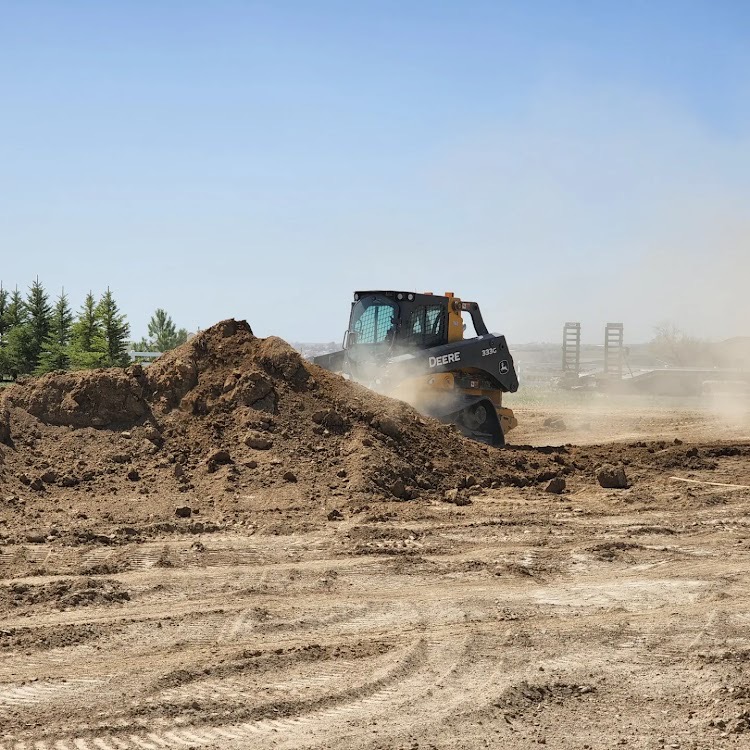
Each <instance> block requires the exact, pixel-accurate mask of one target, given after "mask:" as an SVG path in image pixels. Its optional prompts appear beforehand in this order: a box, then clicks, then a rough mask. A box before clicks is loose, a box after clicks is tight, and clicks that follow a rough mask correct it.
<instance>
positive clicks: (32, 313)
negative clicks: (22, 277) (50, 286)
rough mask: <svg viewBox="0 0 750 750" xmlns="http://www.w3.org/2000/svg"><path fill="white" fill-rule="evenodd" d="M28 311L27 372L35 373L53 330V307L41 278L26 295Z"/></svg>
mask: <svg viewBox="0 0 750 750" xmlns="http://www.w3.org/2000/svg"><path fill="white" fill-rule="evenodd" d="M25 306H26V311H27V313H28V316H29V321H28V323H27V325H28V326H29V327H30V330H31V335H30V338H29V344H30V346H29V351H28V362H27V363H26V367H27V368H28V369H27V370H26V371H27V372H30V373H31V372H34V371H35V370H36V369H37V367H38V366H39V358H40V357H41V355H42V351H43V349H44V344H45V342H46V341H47V338H48V336H49V334H50V330H51V329H52V306H51V305H50V303H49V297H48V296H47V292H45V291H44V287H43V286H42V285H41V284H40V283H39V278H36V279H34V283H33V284H32V285H31V287H30V288H29V293H28V294H27V295H26V304H25Z"/></svg>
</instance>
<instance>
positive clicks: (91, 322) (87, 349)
mask: <svg viewBox="0 0 750 750" xmlns="http://www.w3.org/2000/svg"><path fill="white" fill-rule="evenodd" d="M68 355H69V357H70V364H71V367H72V368H73V369H75V370H85V369H89V368H92V367H104V363H105V359H106V347H105V342H104V336H103V335H102V326H101V321H100V320H99V316H98V315H97V305H96V299H95V298H94V295H93V294H92V293H91V292H89V293H88V294H87V295H86V300H85V301H84V303H83V306H82V307H81V309H80V310H79V312H78V317H77V319H76V322H75V323H74V324H73V327H72V329H71V335H70V346H69V347H68Z"/></svg>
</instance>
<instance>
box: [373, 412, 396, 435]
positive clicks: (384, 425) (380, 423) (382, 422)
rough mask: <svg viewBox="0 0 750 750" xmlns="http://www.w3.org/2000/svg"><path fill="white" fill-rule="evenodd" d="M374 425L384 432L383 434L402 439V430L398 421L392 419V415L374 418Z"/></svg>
mask: <svg viewBox="0 0 750 750" xmlns="http://www.w3.org/2000/svg"><path fill="white" fill-rule="evenodd" d="M373 426H374V427H375V428H376V429H377V430H379V431H380V432H382V433H383V435H387V436H388V437H389V438H393V439H394V440H400V439H401V435H402V430H401V427H400V426H399V424H398V423H397V422H396V420H395V419H391V417H388V416H382V417H377V418H376V419H375V420H373Z"/></svg>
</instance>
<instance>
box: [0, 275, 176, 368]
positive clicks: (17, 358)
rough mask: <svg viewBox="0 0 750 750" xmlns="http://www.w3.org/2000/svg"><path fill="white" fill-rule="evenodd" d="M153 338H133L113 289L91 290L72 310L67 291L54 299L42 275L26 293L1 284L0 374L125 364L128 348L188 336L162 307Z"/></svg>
mask: <svg viewBox="0 0 750 750" xmlns="http://www.w3.org/2000/svg"><path fill="white" fill-rule="evenodd" d="M148 332H149V338H148V339H142V340H141V341H139V342H137V343H133V344H131V343H130V325H129V324H128V321H127V317H126V316H125V315H124V314H123V313H121V312H120V309H119V307H118V305H117V302H116V301H115V298H114V295H113V294H112V291H111V290H110V289H107V291H106V292H105V293H104V294H102V295H101V296H100V297H99V298H98V299H97V298H96V297H95V296H94V294H93V292H89V293H88V294H87V295H86V298H85V299H84V301H83V304H82V305H81V307H80V308H79V309H78V311H77V312H75V313H74V312H73V310H72V308H71V306H70V302H69V300H68V296H67V294H66V293H65V290H62V291H61V292H60V294H59V296H58V297H57V298H56V299H50V297H49V295H48V294H47V292H46V291H45V289H44V287H43V286H42V284H41V283H40V281H39V279H35V281H34V282H33V283H32V284H31V286H30V287H29V290H28V292H27V293H26V294H25V295H24V294H22V293H21V292H20V291H19V290H18V287H16V288H15V289H13V290H12V291H11V290H8V289H6V288H5V287H3V285H2V283H0V379H3V378H9V377H10V378H12V379H14V380H15V379H16V378H17V377H18V376H19V375H42V374H44V373H45V372H52V371H55V370H83V369H91V368H96V367H125V366H126V365H128V364H129V363H130V356H129V353H128V350H129V349H130V347H131V346H132V347H133V348H134V349H137V350H139V351H167V350H168V349H173V348H174V347H176V346H178V345H179V344H182V343H184V342H185V341H186V340H187V337H188V333H187V331H186V330H185V329H184V328H181V329H179V330H178V329H177V328H176V326H175V324H174V323H173V321H172V319H171V318H170V317H169V315H167V313H166V312H165V311H164V310H162V309H161V308H160V309H158V310H157V311H156V312H155V313H154V315H153V317H152V318H151V322H150V323H149V327H148Z"/></svg>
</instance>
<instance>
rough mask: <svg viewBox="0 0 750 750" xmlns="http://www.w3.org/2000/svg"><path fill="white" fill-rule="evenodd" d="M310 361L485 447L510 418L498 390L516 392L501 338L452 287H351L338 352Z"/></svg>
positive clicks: (501, 438)
mask: <svg viewBox="0 0 750 750" xmlns="http://www.w3.org/2000/svg"><path fill="white" fill-rule="evenodd" d="M464 313H466V314H467V315H468V316H470V317H471V322H472V324H473V327H474V329H475V332H476V335H475V336H474V337H472V338H464V329H465V323H464V318H463V314H464ZM313 361H314V362H315V364H317V365H320V366H321V367H324V368H325V369H327V370H331V371H333V372H338V373H341V374H342V375H344V377H347V378H350V379H352V380H355V381H357V382H359V383H362V384H363V385H365V386H367V387H368V388H371V389H372V390H375V391H378V392H380V393H384V394H386V395H388V396H392V397H394V398H400V399H402V400H404V401H408V402H409V403H411V404H412V405H413V406H415V407H416V408H417V409H418V410H419V411H421V412H422V413H424V414H428V415H429V416H432V417H436V418H437V419H440V420H441V421H443V422H450V423H454V424H456V425H458V427H459V429H460V430H461V432H463V434H464V435H466V436H468V437H471V438H473V439H475V440H479V441H481V442H484V443H489V444H490V445H503V444H504V443H505V434H506V433H507V432H508V430H510V429H512V428H513V427H515V426H516V425H517V424H518V422H517V421H516V419H515V417H514V416H513V412H512V411H511V410H510V409H507V408H505V407H503V405H502V395H503V393H508V392H510V393H514V392H515V391H516V390H518V378H517V376H516V371H515V368H514V367H513V358H512V357H511V354H510V352H509V351H508V346H507V344H506V343H505V337H504V336H501V335H500V334H497V333H489V331H488V330H487V326H485V324H484V320H483V319H482V313H481V312H480V310H479V305H477V303H476V302H462V301H461V300H460V299H458V298H457V297H455V296H454V295H453V293H452V292H446V293H445V295H444V296H438V295H434V294H432V293H429V292H428V293H424V294H417V293H415V292H395V291H367V292H355V293H354V302H353V303H352V310H351V317H350V318H349V328H348V329H347V331H346V333H345V334H344V342H343V348H342V350H341V351H338V352H333V353H332V354H325V355H322V356H319V357H315V358H314V360H313Z"/></svg>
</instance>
